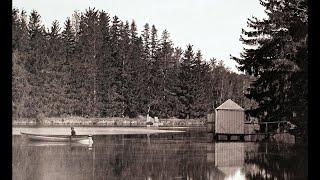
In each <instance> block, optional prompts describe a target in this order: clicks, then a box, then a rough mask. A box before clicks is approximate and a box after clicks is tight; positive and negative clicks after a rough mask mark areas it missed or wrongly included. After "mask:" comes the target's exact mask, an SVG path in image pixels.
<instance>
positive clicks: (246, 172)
mask: <svg viewBox="0 0 320 180" xmlns="http://www.w3.org/2000/svg"><path fill="white" fill-rule="evenodd" d="M51 129H52V132H57V131H59V128H58V130H55V128H51ZM127 129H128V131H126V130H125V128H121V129H120V130H119V129H113V132H121V134H119V133H115V134H112V133H110V129H108V128H105V129H103V128H102V129H99V130H100V131H99V133H95V132H93V133H92V134H93V140H94V144H93V146H92V147H89V146H88V145H84V144H77V143H72V144H70V143H49V142H31V141H25V140H23V139H22V138H21V136H20V135H19V133H17V132H18V130H17V129H15V130H13V131H14V132H15V133H13V137H12V172H13V175H12V177H13V179H17V180H20V179H30V180H42V179H45V180H47V179H48V180H51V179H52V180H53V179H59V180H60V179H68V180H73V179H77V180H78V179H83V180H90V179H99V180H100V179H108V180H109V179H137V180H138V179H139V180H140V179H142V180H144V179H145V180H153V179H165V180H166V179H186V180H191V179H192V180H198V179H200V180H201V179H307V176H308V173H307V171H308V161H307V146H305V145H297V144H295V145H285V144H275V143H266V142H264V143H262V142H259V143H255V142H212V141H210V140H208V138H207V134H206V133H205V132H203V131H198V130H191V129H190V130H189V129H184V130H185V131H184V132H179V131H173V130H171V131H168V132H165V131H162V132H156V131H150V130H148V129H143V128H142V129H140V130H141V132H144V133H141V134H139V133H137V131H138V130H139V129H135V130H132V129H130V128H127ZM24 130H26V129H24ZM29 130H30V129H29ZM31 130H32V129H31ZM60 130H61V128H60ZM68 130H69V129H68ZM76 130H77V128H76ZM103 131H105V132H106V135H104V134H103ZM91 132H92V131H91ZM124 132H129V133H124ZM130 132H131V133H130ZM133 132H134V133H133ZM146 132H147V133H146ZM145 133H146V134H145ZM147 134H149V135H147Z"/></svg>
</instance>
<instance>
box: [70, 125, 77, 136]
mask: <svg viewBox="0 0 320 180" xmlns="http://www.w3.org/2000/svg"><path fill="white" fill-rule="evenodd" d="M75 135H76V131H75V130H74V128H73V127H71V136H75Z"/></svg>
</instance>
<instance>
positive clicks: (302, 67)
mask: <svg viewBox="0 0 320 180" xmlns="http://www.w3.org/2000/svg"><path fill="white" fill-rule="evenodd" d="M260 3H261V4H262V5H263V6H264V7H265V8H266V10H265V12H266V13H267V15H268V18H266V19H262V20H259V19H257V18H255V17H253V18H251V19H249V20H248V26H249V27H250V28H252V29H251V30H247V31H246V30H243V31H242V34H243V36H241V38H240V39H241V41H242V42H243V43H244V44H246V45H251V46H254V47H252V48H247V49H245V50H244V52H243V53H242V54H241V57H240V58H235V57H233V59H234V60H236V61H237V62H238V63H239V64H240V67H239V69H240V70H242V71H245V72H246V73H248V74H250V75H253V76H255V77H257V80H255V81H254V82H253V83H252V84H251V88H250V91H249V94H248V97H249V98H251V99H253V100H255V101H257V102H258V103H259V106H258V108H256V109H253V110H252V111H250V113H251V114H252V115H254V116H258V117H260V118H261V119H262V120H263V121H278V120H288V121H292V122H293V123H294V124H296V125H298V127H299V132H300V136H301V137H304V138H306V137H307V111H308V109H307V94H308V90H307V80H308V76H307V73H308V68H307V63H308V61H307V55H308V51H307V37H308V32H307V29H308V25H307V3H306V1H304V0H293V1H289V0H283V1H276V0H265V1H260ZM294 92H299V95H297V93H294Z"/></svg>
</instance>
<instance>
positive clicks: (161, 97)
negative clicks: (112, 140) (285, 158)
mask: <svg viewBox="0 0 320 180" xmlns="http://www.w3.org/2000/svg"><path fill="white" fill-rule="evenodd" d="M12 18H13V21H12V22H13V26H12V36H13V37H12V46H13V47H12V49H13V55H12V58H13V89H12V93H13V99H12V100H13V116H14V117H16V118H21V117H26V118H28V117H38V116H46V117H53V116H55V117H59V116H89V117H125V116H128V117H135V116H137V115H145V114H147V113H149V114H150V115H151V116H158V117H178V118H197V117H203V116H205V115H206V114H207V113H208V112H210V111H211V110H212V107H213V106H214V105H219V104H220V103H222V102H224V101H225V100H227V99H229V98H231V99H233V100H234V101H236V102H237V103H239V104H240V105H242V106H244V107H245V108H249V107H250V106H251V104H252V102H251V101H250V100H249V99H246V97H245V96H244V95H243V92H244V91H245V90H246V86H248V85H249V82H250V79H249V77H248V76H245V75H239V74H236V73H233V72H230V71H229V70H228V69H227V68H225V67H224V65H223V63H222V61H220V62H217V60H215V59H214V58H212V59H211V60H210V61H205V60H204V59H203V58H202V53H201V51H200V50H197V51H195V50H194V49H193V46H192V45H188V46H187V47H186V50H182V49H181V48H179V47H175V46H174V44H173V42H172V41H171V40H170V36H169V33H168V31H166V30H164V31H163V32H162V33H161V35H160V36H158V30H157V29H156V27H155V26H154V25H152V26H151V25H150V24H148V23H147V24H145V26H144V29H143V30H142V32H141V33H140V34H141V35H139V33H138V30H137V26H136V24H135V22H134V21H132V22H131V23H129V22H128V21H125V22H123V21H121V20H120V19H119V18H118V17H117V16H114V17H110V15H109V14H107V13H106V12H104V11H98V10H95V9H90V8H89V9H88V10H86V11H85V12H83V13H79V12H75V13H74V14H73V15H72V18H68V19H67V20H66V21H65V22H64V25H63V27H61V26H60V25H59V23H58V22H57V21H54V22H53V23H52V25H51V27H50V28H46V27H45V26H44V25H42V24H41V17H40V15H39V14H38V13H37V12H36V11H32V12H31V13H30V15H27V14H26V12H25V11H20V10H18V9H13V10H12Z"/></svg>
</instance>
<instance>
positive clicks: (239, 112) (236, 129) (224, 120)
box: [214, 99, 245, 140]
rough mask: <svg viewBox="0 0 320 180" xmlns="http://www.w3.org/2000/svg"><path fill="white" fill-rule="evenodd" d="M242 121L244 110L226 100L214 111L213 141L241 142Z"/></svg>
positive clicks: (242, 134)
mask: <svg viewBox="0 0 320 180" xmlns="http://www.w3.org/2000/svg"><path fill="white" fill-rule="evenodd" d="M244 121H245V113H244V109H243V108H242V107H240V106H239V105H238V104H237V103H235V102H233V101H232V100H231V99H228V100H227V101H225V102H224V103H222V104H221V105H220V106H219V107H217V108H216V109H215V124H214V131H215V132H214V134H215V139H217V140H243V139H244Z"/></svg>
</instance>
